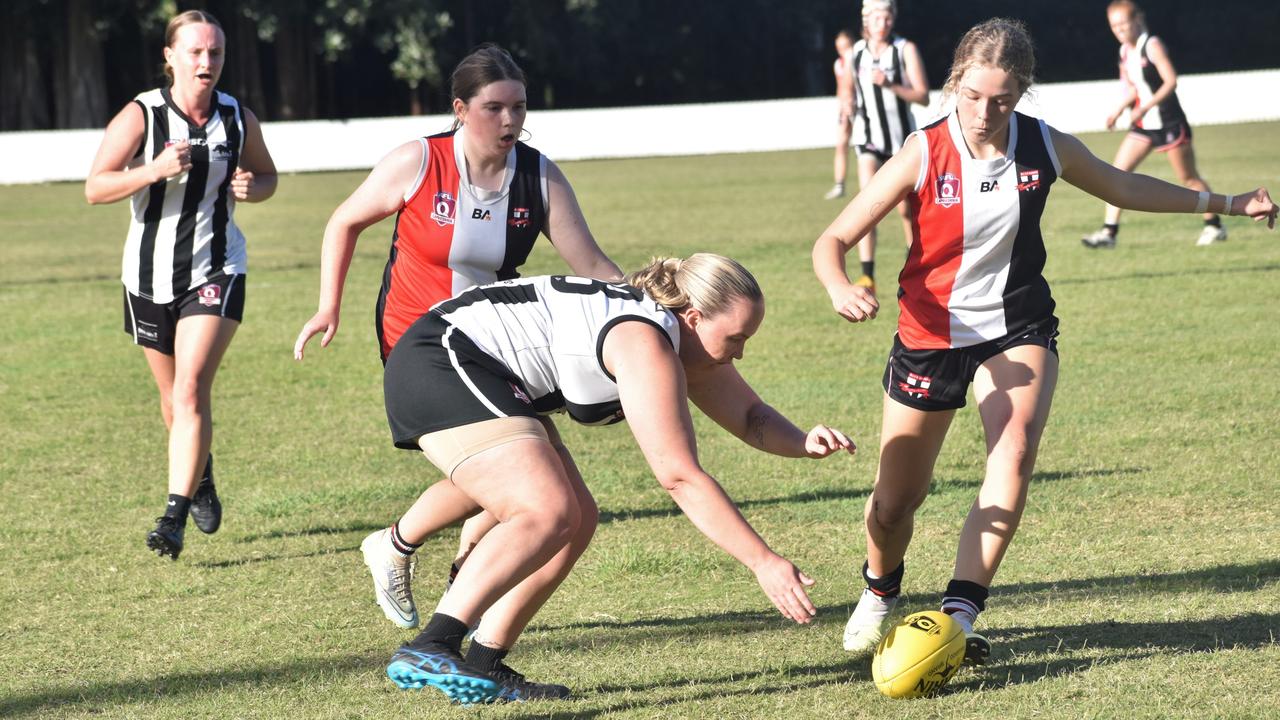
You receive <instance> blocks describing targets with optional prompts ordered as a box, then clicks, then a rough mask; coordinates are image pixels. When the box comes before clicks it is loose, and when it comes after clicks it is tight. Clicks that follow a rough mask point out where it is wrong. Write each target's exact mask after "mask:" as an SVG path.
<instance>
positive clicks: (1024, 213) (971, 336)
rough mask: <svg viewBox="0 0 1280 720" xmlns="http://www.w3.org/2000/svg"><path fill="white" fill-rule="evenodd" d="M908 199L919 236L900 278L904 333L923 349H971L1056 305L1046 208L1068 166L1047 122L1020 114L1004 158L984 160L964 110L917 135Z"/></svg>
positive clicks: (915, 347) (908, 341) (1012, 123)
mask: <svg viewBox="0 0 1280 720" xmlns="http://www.w3.org/2000/svg"><path fill="white" fill-rule="evenodd" d="M915 134H916V136H917V137H918V138H919V139H920V141H921V142H920V174H919V176H918V178H917V180H916V186H915V189H914V190H913V191H912V192H910V193H908V194H907V200H908V202H910V203H911V204H912V207H913V208H914V210H915V220H914V221H913V225H914V230H915V237H916V242H915V243H914V244H912V246H911V249H910V250H909V252H908V255H907V263H906V266H905V267H903V269H902V273H901V274H900V275H899V277H898V283H899V291H898V305H899V308H900V310H901V312H900V315H899V319H898V336H899V338H900V339H901V340H902V342H903V344H904V345H906V346H907V347H908V348H910V349H913V350H928V349H945V348H957V347H968V346H970V345H977V344H978V343H982V342H986V341H988V340H995V339H997V338H1001V337H1004V336H1006V335H1009V334H1011V333H1016V332H1019V331H1021V330H1023V329H1025V328H1026V327H1027V326H1028V325H1030V324H1032V323H1034V322H1035V321H1037V320H1041V319H1044V318H1046V317H1048V316H1050V315H1051V314H1052V313H1053V308H1054V303H1053V298H1052V296H1051V295H1050V294H1049V284H1048V283H1047V282H1046V281H1045V279H1044V275H1043V274H1042V273H1043V271H1044V262H1045V249H1044V239H1043V238H1042V237H1041V235H1040V215H1041V213H1042V212H1043V211H1044V204H1045V200H1046V199H1047V198H1048V195H1049V186H1050V185H1052V184H1053V182H1054V181H1055V180H1056V179H1057V178H1058V175H1059V173H1060V172H1061V166H1060V164H1059V163H1058V156H1057V154H1055V152H1054V149H1053V143H1052V141H1051V140H1050V139H1049V128H1048V126H1047V125H1045V123H1044V121H1042V120H1039V119H1037V118H1033V117H1030V116H1027V115H1023V114H1022V113H1018V112H1015V113H1014V114H1013V117H1012V118H1011V119H1010V121H1009V144H1008V149H1007V151H1006V153H1005V155H1004V156H1003V157H999V158H996V159H994V160H976V159H974V158H972V157H971V156H970V154H969V150H968V147H967V146H966V144H965V141H964V138H963V137H962V136H961V130H960V122H959V118H958V116H957V115H956V113H955V112H952V113H951V114H950V115H948V116H947V117H945V118H943V119H941V120H938V121H937V122H935V123H933V124H931V125H929V126H928V127H926V128H924V129H923V130H920V131H918V132H917V133H915Z"/></svg>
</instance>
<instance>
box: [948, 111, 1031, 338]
mask: <svg viewBox="0 0 1280 720" xmlns="http://www.w3.org/2000/svg"><path fill="white" fill-rule="evenodd" d="M958 117H959V116H958V114H957V113H952V114H951V117H950V119H949V120H948V121H947V123H948V127H949V129H950V131H951V141H952V142H953V143H955V147H956V149H957V150H958V151H959V152H960V162H961V165H962V167H963V171H962V172H961V177H962V179H963V180H962V181H963V187H962V188H961V197H963V198H964V202H963V203H962V209H963V210H964V254H963V255H962V257H961V261H960V267H959V269H958V270H957V271H956V277H955V282H954V285H953V286H952V290H951V300H950V309H951V342H952V345H953V346H954V347H964V346H968V345H976V344H978V343H981V342H985V341H987V340H994V339H996V338H1000V337H1004V336H1005V335H1006V334H1008V330H1007V322H1006V319H1005V313H1004V290H1005V286H1006V285H1007V284H1008V280H1009V269H1010V266H1011V265H1010V259H1011V257H1012V254H1013V246H1014V242H1013V241H1014V238H1015V237H1017V234H1018V226H1019V218H1020V213H1019V205H1018V204H1019V198H1018V175H1017V165H1016V163H1015V162H1014V160H1013V158H1014V157H1016V150H1017V146H1018V123H1016V122H1010V123H1009V145H1008V148H1007V149H1006V151H1005V155H1003V156H1001V157H999V158H996V159H994V160H977V159H974V158H973V157H971V156H970V155H969V151H968V146H967V144H966V143H965V141H964V138H963V136H962V135H961V130H960V123H959V120H958Z"/></svg>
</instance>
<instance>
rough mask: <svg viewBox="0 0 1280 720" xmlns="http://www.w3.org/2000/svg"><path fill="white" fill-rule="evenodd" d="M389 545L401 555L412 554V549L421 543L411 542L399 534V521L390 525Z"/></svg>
mask: <svg viewBox="0 0 1280 720" xmlns="http://www.w3.org/2000/svg"><path fill="white" fill-rule="evenodd" d="M391 546H392V547H394V548H395V549H396V552H398V553H400V554H401V555H412V554H413V551H414V550H417V549H418V548H420V547H422V543H411V542H409V541H408V540H405V539H404V536H403V535H401V534H400V521H398V520H397V521H396V522H395V524H393V525H392V526H391Z"/></svg>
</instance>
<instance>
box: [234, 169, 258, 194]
mask: <svg viewBox="0 0 1280 720" xmlns="http://www.w3.org/2000/svg"><path fill="white" fill-rule="evenodd" d="M252 190H253V173H251V172H249V171H248V170H245V169H243V168H236V172H235V174H234V175H232V176H231V194H232V195H233V196H234V197H235V199H237V200H248V199H249V193H250V192H251V191H252Z"/></svg>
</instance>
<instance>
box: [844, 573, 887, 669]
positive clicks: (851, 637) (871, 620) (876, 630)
mask: <svg viewBox="0 0 1280 720" xmlns="http://www.w3.org/2000/svg"><path fill="white" fill-rule="evenodd" d="M897 604H898V598H897V597H891V598H886V597H880V596H879V595H877V594H875V593H873V592H871V590H870V588H868V589H866V590H863V591H862V597H861V598H858V606H857V607H856V608H854V609H853V614H852V615H850V616H849V622H847V623H845V625H844V649H845V650H847V651H849V652H851V653H859V654H861V653H869V652H871V651H872V650H875V649H876V645H879V644H880V638H882V637H884V632H885V630H888V629H889V615H890V614H892V613H893V608H894V607H895V606H897Z"/></svg>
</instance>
